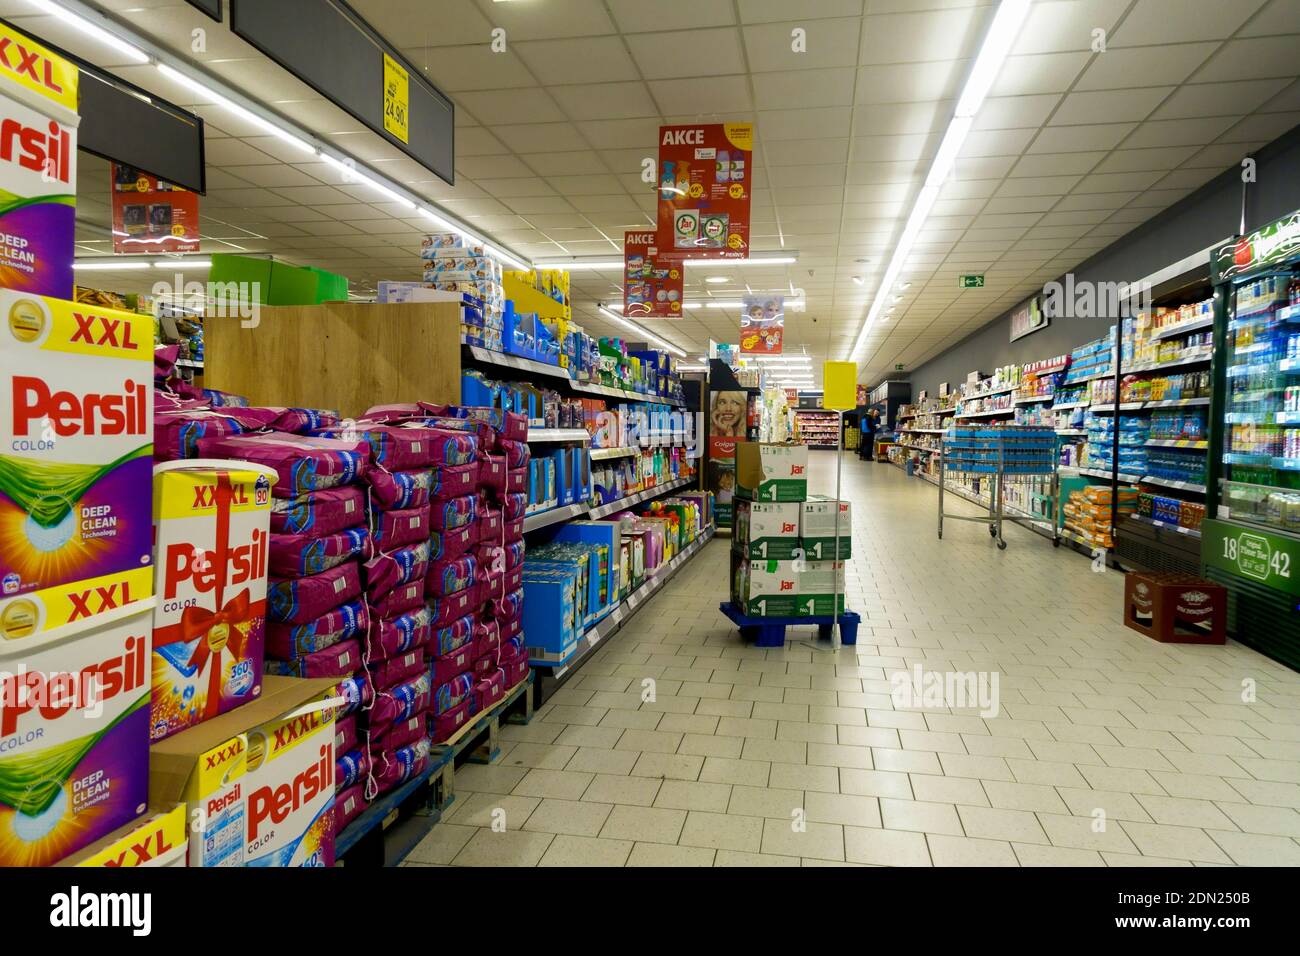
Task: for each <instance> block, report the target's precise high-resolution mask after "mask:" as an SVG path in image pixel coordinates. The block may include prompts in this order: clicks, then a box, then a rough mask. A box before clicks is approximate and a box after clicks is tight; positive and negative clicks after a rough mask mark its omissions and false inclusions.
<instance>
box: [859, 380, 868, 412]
mask: <svg viewBox="0 0 1300 956" xmlns="http://www.w3.org/2000/svg"><path fill="white" fill-rule="evenodd" d="M865 404H867V386H865V385H859V386H858V407H859V408H861V407H862V406H863V405H865Z"/></svg>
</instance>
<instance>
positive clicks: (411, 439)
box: [159, 395, 528, 845]
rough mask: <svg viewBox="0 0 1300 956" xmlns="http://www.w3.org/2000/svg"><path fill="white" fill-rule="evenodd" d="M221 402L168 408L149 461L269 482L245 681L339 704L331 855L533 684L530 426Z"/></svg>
mask: <svg viewBox="0 0 1300 956" xmlns="http://www.w3.org/2000/svg"><path fill="white" fill-rule="evenodd" d="M205 397H212V396H205ZM217 397H218V399H219V400H220V401H221V405H220V406H217V407H208V408H190V407H185V405H186V399H185V397H184V396H181V395H177V396H176V398H177V400H178V406H179V407H176V408H174V409H173V410H172V411H170V412H168V413H167V414H166V415H164V416H160V418H166V419H167V423H166V425H165V426H164V425H162V424H160V426H159V444H160V445H165V447H166V448H167V449H168V451H170V452H172V453H175V454H179V455H185V454H194V455H198V456H202V457H206V458H225V459H237V460H239V461H242V462H246V463H249V467H255V466H260V467H263V468H265V469H268V470H269V473H270V475H271V476H272V480H273V482H274V483H273V484H271V485H269V486H267V487H265V488H263V489H259V491H258V492H257V496H258V500H259V501H262V502H263V503H264V505H265V510H266V514H267V517H268V518H269V539H268V542H267V546H266V547H265V549H264V550H263V551H262V552H260V553H258V552H255V553H254V554H253V555H252V559H253V560H254V561H261V562H262V563H263V564H265V565H267V566H269V582H268V583H267V584H266V586H265V589H264V590H265V595H266V600H265V602H264V605H262V606H264V608H265V617H266V621H267V624H266V636H265V643H264V649H265V661H264V663H263V661H262V659H261V658H260V656H259V658H258V660H257V661H256V665H257V667H256V670H257V672H258V674H259V675H260V674H261V672H262V671H263V670H265V673H266V674H267V675H268V676H267V677H266V680H267V681H270V680H272V679H273V675H274V676H279V677H284V678H296V679H298V682H299V683H309V682H310V681H314V680H320V681H323V682H325V683H326V684H327V685H329V686H331V687H332V689H333V691H334V694H335V699H336V700H337V701H339V702H341V703H342V707H341V708H340V709H339V710H338V712H337V713H336V714H335V715H334V716H335V718H336V719H335V720H334V724H333V726H332V727H331V728H330V731H331V735H332V738H333V739H332V747H331V762H330V769H331V775H330V779H331V787H330V788H329V790H330V795H331V796H333V797H334V799H333V815H332V821H331V825H330V833H329V838H330V841H333V840H334V839H335V838H336V837H337V836H338V835H339V834H341V833H342V832H343V831H344V830H345V829H346V828H347V826H348V825H349V824H350V823H351V822H352V821H354V820H356V819H357V817H359V816H360V815H361V814H362V813H363V812H365V810H366V809H367V808H368V807H370V806H371V805H373V804H374V803H375V801H376V800H377V799H378V798H380V797H381V796H383V795H385V794H389V793H392V792H394V791H396V790H398V789H399V788H401V787H403V785H405V784H407V783H410V782H418V781H419V780H422V779H424V778H426V777H427V776H428V775H429V774H430V773H431V772H432V771H433V770H435V769H437V767H438V766H440V765H441V764H440V763H439V761H444V762H445V755H443V754H442V753H441V752H440V751H439V749H438V747H437V745H438V744H439V743H441V742H442V741H445V740H448V739H449V738H453V737H455V736H456V735H457V734H458V733H459V732H460V731H461V730H462V728H464V727H466V726H467V725H469V724H470V723H472V719H473V718H474V717H475V716H476V715H478V714H481V713H483V712H485V711H487V710H489V709H491V708H492V707H493V706H494V705H495V704H497V703H498V702H499V701H501V700H502V698H503V697H504V696H505V695H506V694H507V692H508V691H509V690H511V689H512V688H513V687H515V686H516V685H518V684H519V683H520V682H521V681H522V680H524V679H525V678H526V677H527V673H528V660H527V655H526V653H525V652H524V648H523V641H522V636H521V615H522V606H523V592H522V590H521V583H520V578H521V574H522V563H523V514H524V507H525V495H524V492H523V489H524V486H525V483H526V475H527V466H528V446H527V443H526V442H525V441H523V438H525V437H526V433H527V426H526V422H525V420H524V419H523V418H522V416H513V415H507V414H505V413H502V412H500V411H496V410H492V409H485V408H460V407H453V408H446V407H441V406H434V405H429V404H425V403H413V404H404V405H384V406H377V407H375V408H372V409H370V410H369V411H367V412H366V413H365V415H364V416H363V417H362V418H361V419H358V420H341V419H340V418H339V416H338V414H337V413H335V412H332V411H327V410H319V409H302V408H262V407H241V406H240V405H239V404H238V403H237V400H234V399H233V397H231V396H217ZM277 476H278V477H277ZM252 597H253V598H254V599H255V600H260V595H258V594H255V595H252ZM241 606H242V605H241ZM251 646H252V645H250V647H251ZM261 646H262V645H261V644H260V643H259V645H258V651H257V652H258V653H259V655H260V653H261ZM335 794H336V796H335ZM331 845H332V843H331Z"/></svg>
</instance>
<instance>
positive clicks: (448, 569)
mask: <svg viewBox="0 0 1300 956" xmlns="http://www.w3.org/2000/svg"><path fill="white" fill-rule="evenodd" d="M477 567H478V560H477V559H476V558H474V556H473V555H468V554H466V555H463V556H461V557H459V558H451V559H450V560H445V561H435V562H434V563H433V564H431V565H430V566H429V574H428V577H427V578H426V579H425V582H426V583H425V590H426V591H428V593H429V595H430V596H433V597H443V596H446V595H450V594H455V593H456V592H457V591H463V590H465V589H466V588H468V587H470V586H472V585H473V584H474V580H475V571H476V569H477Z"/></svg>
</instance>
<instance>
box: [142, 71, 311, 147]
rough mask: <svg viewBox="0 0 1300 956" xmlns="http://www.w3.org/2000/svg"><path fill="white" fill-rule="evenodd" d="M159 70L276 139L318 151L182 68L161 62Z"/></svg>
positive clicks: (170, 78)
mask: <svg viewBox="0 0 1300 956" xmlns="http://www.w3.org/2000/svg"><path fill="white" fill-rule="evenodd" d="M158 72H159V73H161V74H162V75H163V76H165V77H167V78H168V79H169V80H172V81H173V82H175V83H179V84H180V85H181V86H183V87H185V88H186V89H188V90H190V91H192V92H194V93H198V94H199V95H200V96H204V97H206V98H208V99H209V100H211V101H212V102H213V103H215V104H217V105H218V106H220V107H221V108H222V109H224V110H226V111H227V112H229V113H233V114H235V115H236V116H238V117H239V118H240V119H242V120H244V121H246V122H249V123H252V124H253V125H254V126H256V127H257V128H258V129H260V130H262V131H263V132H264V133H270V134H271V135H272V136H274V137H275V138H276V139H278V140H280V141H281V142H284V143H288V144H289V145H290V146H293V147H295V148H296V149H300V150H302V151H303V152H304V153H314V152H316V149H315V147H314V146H312V145H311V144H310V143H308V142H307V141H306V140H303V139H300V138H298V137H297V136H295V135H293V134H292V133H290V132H289V131H288V130H285V129H281V128H280V127H279V126H276V125H275V124H274V123H272V122H271V121H270V120H266V119H263V118H262V117H260V116H258V115H257V114H256V113H254V112H253V111H252V110H249V109H245V108H244V107H242V106H240V105H239V104H238V103H235V102H234V101H232V100H229V99H227V98H226V97H224V96H222V95H221V94H220V93H218V92H216V91H215V90H213V89H212V88H211V87H209V86H207V85H205V84H204V83H201V82H199V81H198V80H196V79H194V78H193V77H191V76H189V75H187V74H185V73H182V72H181V71H180V70H177V69H173V68H172V67H170V66H168V65H167V64H166V63H159V64H158Z"/></svg>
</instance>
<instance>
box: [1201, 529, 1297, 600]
mask: <svg viewBox="0 0 1300 956" xmlns="http://www.w3.org/2000/svg"><path fill="white" fill-rule="evenodd" d="M1201 535H1202V540H1203V541H1204V552H1203V557H1204V560H1205V563H1206V564H1207V565H1210V566H1212V567H1216V568H1219V569H1220V570H1222V571H1227V572H1228V573H1229V574H1233V575H1236V576H1237V577H1241V578H1245V579H1246V580H1249V581H1255V582H1257V583H1259V584H1263V585H1264V586H1265V587H1270V588H1273V589H1275V590H1278V591H1282V592H1284V593H1286V594H1290V595H1293V596H1296V597H1300V540H1297V539H1295V538H1291V537H1289V536H1284V535H1279V534H1273V533H1271V532H1269V531H1263V530H1256V529H1249V530H1248V529H1246V528H1243V527H1242V526H1240V525H1235V524H1229V523H1227V522H1223V521H1215V520H1206V521H1205V522H1204V523H1203V524H1202V526H1201Z"/></svg>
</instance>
